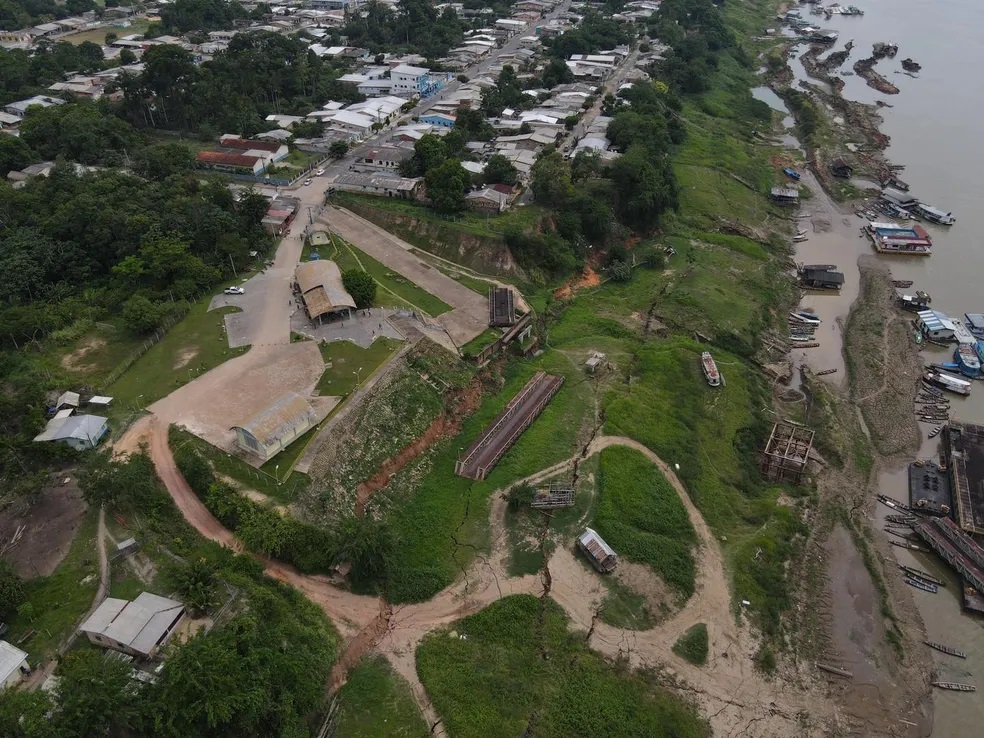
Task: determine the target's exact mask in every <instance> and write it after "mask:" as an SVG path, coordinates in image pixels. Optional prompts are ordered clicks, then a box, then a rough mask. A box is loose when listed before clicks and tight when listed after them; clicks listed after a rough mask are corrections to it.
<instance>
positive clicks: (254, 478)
mask: <svg viewBox="0 0 984 738" xmlns="http://www.w3.org/2000/svg"><path fill="white" fill-rule="evenodd" d="M311 432H312V431H308V433H311ZM170 434H171V439H172V445H173V446H174V448H175V449H180V448H183V446H184V445H185V444H187V445H189V446H191V447H192V448H194V449H195V450H196V451H197V452H198V453H200V454H201V455H202V456H204V457H205V459H207V460H208V462H209V463H210V464H211V465H212V468H213V469H214V470H215V472H216V473H218V474H221V475H224V476H227V477H229V478H230V479H232V480H234V481H235V482H236V483H237V484H238V485H240V486H241V487H243V488H246V489H252V490H256V491H257V492H260V493H262V494H264V495H266V496H267V497H270V498H272V499H274V500H276V501H278V502H281V503H290V502H293V501H294V500H295V499H296V498H297V497H298V496H299V495H301V494H302V493H303V491H304V489H305V488H306V487H307V483H308V479H307V477H306V476H304V475H303V474H292V475H290V477H289V479H287V481H284V478H285V477H286V476H287V469H288V465H287V464H286V463H284V462H283V461H280V460H278V458H279V457H280V454H278V455H277V456H275V457H274V458H273V459H270V461H273V462H275V463H277V464H280V470H281V471H282V472H283V474H282V475H281V477H280V482H281V483H280V484H279V485H278V484H277V479H276V478H275V477H274V475H273V467H270V469H269V471H267V470H266V469H265V468H261V469H254V468H253V467H252V466H250V465H249V464H247V463H246V462H245V461H243V460H242V459H239V458H237V457H235V456H233V455H232V454H229V453H226V452H225V451H222V450H221V449H218V448H216V447H215V446H213V445H212V444H210V443H208V442H207V441H203V440H202V439H201V438H199V437H198V436H195V435H192V434H191V433H189V432H188V431H186V430H182V429H181V428H177V427H175V426H172V427H171V429H170ZM306 437H307V434H305V435H304V436H301V437H300V438H299V439H298V440H297V441H295V442H294V443H292V444H291V445H290V446H288V447H287V449H286V450H285V451H282V452H281V453H282V454H286V453H289V452H294V450H295V447H296V449H297V450H296V453H298V454H299V453H300V452H301V451H302V450H303V448H304V445H305V440H306ZM267 463H270V462H269V461H268V462H267ZM264 466H265V465H264Z"/></svg>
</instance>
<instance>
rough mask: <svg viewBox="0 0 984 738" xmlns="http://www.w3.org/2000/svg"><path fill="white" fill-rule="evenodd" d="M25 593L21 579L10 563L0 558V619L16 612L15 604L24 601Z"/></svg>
mask: <svg viewBox="0 0 984 738" xmlns="http://www.w3.org/2000/svg"><path fill="white" fill-rule="evenodd" d="M26 594H27V590H26V589H25V588H24V582H23V580H22V579H21V578H20V577H19V576H17V573H16V572H15V571H14V570H13V569H12V568H11V567H10V564H8V563H7V562H6V561H3V560H0V620H2V619H4V618H8V617H10V616H11V615H13V614H14V613H15V612H17V606H18V605H20V604H21V603H22V602H23V601H24V597H25V596H26Z"/></svg>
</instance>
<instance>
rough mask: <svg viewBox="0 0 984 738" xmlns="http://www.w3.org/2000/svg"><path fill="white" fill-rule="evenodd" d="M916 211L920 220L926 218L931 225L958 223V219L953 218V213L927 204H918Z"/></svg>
mask: <svg viewBox="0 0 984 738" xmlns="http://www.w3.org/2000/svg"><path fill="white" fill-rule="evenodd" d="M915 211H916V214H917V215H919V217H920V218H924V219H926V220H928V221H930V222H931V223H938V224H939V225H953V224H954V223H956V222H957V219H956V218H954V217H953V213H947V212H945V211H943V210H940V209H939V208H934V207H933V206H932V205H926V204H925V203H921V202H920V203H916V205H915Z"/></svg>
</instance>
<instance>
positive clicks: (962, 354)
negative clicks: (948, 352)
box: [953, 343, 981, 379]
mask: <svg viewBox="0 0 984 738" xmlns="http://www.w3.org/2000/svg"><path fill="white" fill-rule="evenodd" d="M953 358H954V360H955V361H956V362H957V368H958V369H959V371H960V373H961V374H963V375H964V376H965V377H970V378H972V379H978V378H979V377H980V376H981V359H980V357H979V356H978V355H977V351H976V350H975V349H974V347H973V346H971V345H969V344H966V343H961V344H960V345H959V346H957V347H956V348H955V349H954V350H953Z"/></svg>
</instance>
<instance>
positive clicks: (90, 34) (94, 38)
mask: <svg viewBox="0 0 984 738" xmlns="http://www.w3.org/2000/svg"><path fill="white" fill-rule="evenodd" d="M148 26H150V22H149V21H147V20H145V19H142V18H138V19H135V20H133V21H131V24H130V26H128V27H125V28H124V27H123V26H103V27H102V28H93V29H90V30H86V31H82V32H81V33H76V34H73V35H71V36H66V37H64V38H61V39H59V41H68V42H69V43H70V44H76V45H78V44H81V43H84V42H86V41H91V42H92V43H95V44H99V45H100V46H102V45H103V44H105V43H106V34H107V33H110V32H112V33H115V34H116V35H117V36H119V37H120V38H122V37H123V36H130V35H132V34H134V33H137V34H142V33H144V32H145V31H146V30H147V28H148Z"/></svg>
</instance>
